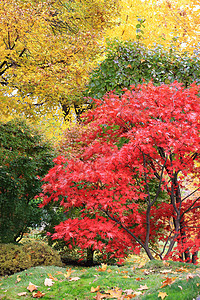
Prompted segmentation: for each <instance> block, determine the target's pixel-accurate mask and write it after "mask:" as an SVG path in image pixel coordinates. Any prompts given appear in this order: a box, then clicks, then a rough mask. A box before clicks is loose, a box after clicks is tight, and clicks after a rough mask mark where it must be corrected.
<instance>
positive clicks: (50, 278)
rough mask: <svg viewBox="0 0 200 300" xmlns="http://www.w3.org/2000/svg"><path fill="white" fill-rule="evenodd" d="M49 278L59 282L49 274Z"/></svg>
mask: <svg viewBox="0 0 200 300" xmlns="http://www.w3.org/2000/svg"><path fill="white" fill-rule="evenodd" d="M47 275H48V276H49V278H50V279H52V280H54V281H58V278H56V277H53V276H52V275H51V274H47Z"/></svg>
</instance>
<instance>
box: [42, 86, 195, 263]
mask: <svg viewBox="0 0 200 300" xmlns="http://www.w3.org/2000/svg"><path fill="white" fill-rule="evenodd" d="M198 94H199V87H198V86H197V85H195V84H193V85H191V86H190V87H189V88H184V87H183V86H181V84H179V83H178V82H174V83H173V84H171V85H166V84H162V85H161V86H157V87H156V86H154V85H153V84H152V83H149V84H143V85H139V86H137V87H135V86H132V88H131V91H130V90H127V89H125V93H124V94H123V95H122V96H118V95H115V94H113V93H112V92H111V93H110V94H108V95H106V96H105V97H104V99H103V100H95V105H96V108H95V109H94V110H93V111H89V112H88V113H87V114H86V116H85V123H86V124H88V126H90V131H88V134H87V133H84V134H83V135H82V136H81V138H80V141H82V142H83V143H84V142H85V141H87V145H86V146H85V148H84V152H83V153H81V154H80V156H79V159H77V158H76V159H75V160H74V159H66V158H64V157H62V156H59V157H58V158H57V159H55V166H54V168H52V169H51V170H50V171H49V173H48V174H47V175H46V176H45V178H44V179H43V181H44V184H43V193H42V194H41V195H40V196H41V197H43V203H42V204H41V207H42V206H45V205H47V204H48V203H49V202H51V201H58V203H60V205H61V206H63V207H64V208H65V209H66V210H68V209H70V208H71V207H80V208H81V209H82V215H81V217H80V218H74V219H67V220H66V221H64V222H62V223H61V224H60V225H58V226H56V227H55V230H56V233H55V234H54V235H53V239H64V240H65V241H66V243H67V244H77V245H79V246H80V247H81V248H82V249H84V248H85V247H92V248H93V250H95V249H99V250H100V251H102V249H106V251H108V252H113V256H114V257H124V255H125V253H126V251H127V249H131V250H133V251H139V248H143V249H144V250H145V251H146V253H147V255H148V257H149V258H150V259H154V258H155V256H156V257H158V256H159V257H160V259H167V258H169V257H172V258H173V259H176V260H177V259H179V260H180V259H181V260H182V261H189V262H190V261H192V262H195V261H196V256H197V252H198V250H199V246H200V238H199V208H200V197H199V196H198V195H197V192H198V191H199V189H200V185H199V182H198V183H195V184H196V188H195V190H194V191H192V192H191V193H189V194H187V193H186V192H187V184H188V182H189V181H192V180H194V178H198V175H199V172H200V167H199V159H200V156H199V150H200V149H199V147H200V146H199V145H200V143H199V142H200V137H199V129H200V123H199V111H200V103H199V97H198ZM152 180H154V181H155V180H157V189H156V190H155V192H154V193H153V194H152V193H150V185H151V182H152ZM162 191H166V192H167V194H168V201H166V200H165V201H160V199H159V195H160V193H161V192H162ZM156 240H161V241H162V242H163V243H164V247H163V249H162V250H160V246H158V247H157V248H156V247H155V241H156ZM176 243H177V246H176Z"/></svg>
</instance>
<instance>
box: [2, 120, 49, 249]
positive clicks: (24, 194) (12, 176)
mask: <svg viewBox="0 0 200 300" xmlns="http://www.w3.org/2000/svg"><path fill="white" fill-rule="evenodd" d="M52 158H53V150H52V148H51V146H50V145H49V143H48V142H46V141H45V140H44V138H43V136H42V134H41V133H39V132H38V131H37V130H36V129H34V128H32V127H31V126H30V125H28V124H26V122H25V121H22V120H18V119H17V120H12V121H10V122H7V123H0V242H2V243H9V242H16V241H19V240H20V239H21V238H22V236H23V233H24V232H26V231H27V230H28V227H33V226H37V225H39V224H40V223H41V216H42V210H41V209H39V207H38V203H39V202H40V200H34V196H35V195H37V194H38V193H39V192H40V187H41V181H40V177H43V176H44V175H45V174H46V173H47V171H48V170H49V169H50V168H51V167H52V166H53V162H52Z"/></svg>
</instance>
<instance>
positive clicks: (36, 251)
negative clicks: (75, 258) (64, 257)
mask: <svg viewBox="0 0 200 300" xmlns="http://www.w3.org/2000/svg"><path fill="white" fill-rule="evenodd" d="M21 247H22V249H23V251H24V252H25V253H28V255H29V257H30V259H31V266H32V267H36V266H40V265H44V266H52V265H55V266H62V262H61V258H60V255H59V254H58V253H57V251H55V250H54V249H52V247H50V246H49V245H47V244H46V243H44V242H41V241H36V240H33V241H29V242H26V243H24V244H23V245H22V246H21Z"/></svg>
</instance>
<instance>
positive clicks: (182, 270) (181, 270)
mask: <svg viewBox="0 0 200 300" xmlns="http://www.w3.org/2000/svg"><path fill="white" fill-rule="evenodd" d="M176 272H188V269H185V268H183V267H181V268H179V269H176Z"/></svg>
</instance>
